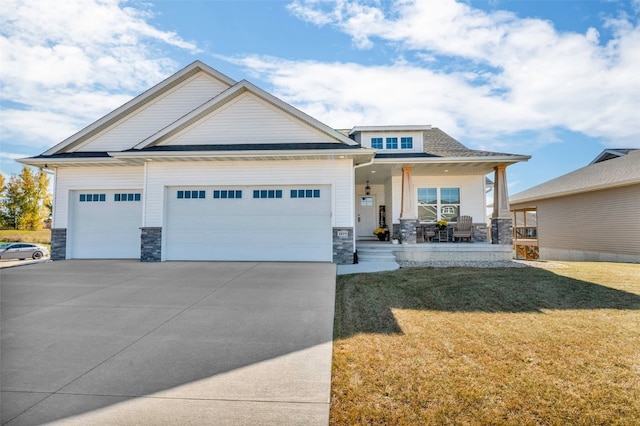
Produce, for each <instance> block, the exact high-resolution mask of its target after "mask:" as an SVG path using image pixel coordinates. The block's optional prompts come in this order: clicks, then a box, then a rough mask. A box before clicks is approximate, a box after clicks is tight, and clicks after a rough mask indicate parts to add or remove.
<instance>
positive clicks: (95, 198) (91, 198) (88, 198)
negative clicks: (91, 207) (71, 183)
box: [79, 194, 107, 203]
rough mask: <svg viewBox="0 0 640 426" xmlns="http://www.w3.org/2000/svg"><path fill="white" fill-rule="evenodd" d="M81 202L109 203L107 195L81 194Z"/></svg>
mask: <svg viewBox="0 0 640 426" xmlns="http://www.w3.org/2000/svg"><path fill="white" fill-rule="evenodd" d="M79 200H80V202H81V203H88V202H104V201H107V195H106V194H80V197H79Z"/></svg>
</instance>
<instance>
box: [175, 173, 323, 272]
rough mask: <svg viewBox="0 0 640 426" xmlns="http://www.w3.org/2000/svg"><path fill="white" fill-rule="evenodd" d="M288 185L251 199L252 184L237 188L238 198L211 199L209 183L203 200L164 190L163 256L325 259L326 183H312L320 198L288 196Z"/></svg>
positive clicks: (223, 258) (200, 258)
mask: <svg viewBox="0 0 640 426" xmlns="http://www.w3.org/2000/svg"><path fill="white" fill-rule="evenodd" d="M291 188H292V187H282V186H279V187H277V188H275V189H278V190H280V191H282V192H281V194H282V198H271V199H268V198H253V190H254V189H255V188H251V187H238V188H235V190H240V191H242V198H240V199H214V198H213V197H212V194H213V191H214V190H220V188H214V187H211V188H206V190H205V193H206V194H207V198H205V199H189V200H184V199H178V198H177V196H176V195H177V191H178V190H180V189H178V188H169V189H168V196H167V200H168V205H167V210H166V211H167V217H166V222H165V223H166V225H165V226H166V239H165V246H164V250H165V254H166V258H167V259H170V260H188V259H192V260H267V261H268V260H273V261H278V260H300V261H330V260H331V252H332V250H331V245H332V238H331V213H330V212H331V205H330V187H329V186H321V187H318V186H314V188H316V189H319V190H320V194H321V197H318V198H308V199H291V198H290V189H291ZM227 189H232V188H228V187H227ZM184 190H187V189H186V188H185V189H184Z"/></svg>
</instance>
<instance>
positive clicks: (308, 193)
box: [291, 189, 320, 198]
mask: <svg viewBox="0 0 640 426" xmlns="http://www.w3.org/2000/svg"><path fill="white" fill-rule="evenodd" d="M291 198H320V190H319V189H292V190H291Z"/></svg>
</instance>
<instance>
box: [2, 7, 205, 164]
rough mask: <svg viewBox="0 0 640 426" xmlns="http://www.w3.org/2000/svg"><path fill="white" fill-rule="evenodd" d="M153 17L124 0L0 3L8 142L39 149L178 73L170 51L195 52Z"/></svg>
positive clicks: (4, 125) (27, 149)
mask: <svg viewBox="0 0 640 426" xmlns="http://www.w3.org/2000/svg"><path fill="white" fill-rule="evenodd" d="M151 17H152V15H151V14H150V12H149V11H147V10H143V9H134V8H131V7H127V2H126V1H124V0H65V1H59V2H58V1H49V0H35V1H34V0H30V1H22V0H3V2H2V7H1V8H0V69H1V70H2V84H1V85H0V98H1V99H2V102H3V103H4V105H3V111H2V116H3V119H2V143H3V145H4V146H6V145H12V146H14V147H16V146H20V148H21V149H24V151H25V152H27V153H29V155H34V154H38V153H40V152H41V151H42V150H43V149H44V148H46V147H49V146H51V145H52V144H54V143H57V142H59V141H61V140H62V139H64V138H66V137H68V136H69V135H71V134H72V133H74V132H75V131H78V130H79V129H80V128H82V127H84V126H85V125H87V124H89V123H91V122H92V121H94V120H96V119H97V118H99V117H100V116H102V115H104V114H105V113H107V112H109V111H111V110H112V109H114V108H116V107H117V106H119V105H121V104H123V103H124V102H126V101H127V100H128V99H130V98H131V97H132V96H135V95H137V94H139V93H140V92H142V91H143V90H146V89H148V88H149V87H150V86H152V85H154V84H156V83H158V82H159V81H161V80H162V79H163V78H165V77H166V76H167V75H169V74H171V73H172V72H174V71H175V69H176V68H177V64H176V63H175V62H174V61H172V60H171V59H168V58H167V57H166V53H163V52H165V51H166V50H167V49H178V50H185V51H189V52H191V53H195V52H197V51H198V50H197V47H196V45H195V44H194V43H191V42H187V41H185V40H183V39H182V38H180V37H179V36H178V35H177V34H175V33H172V32H166V31H161V30H159V29H157V28H155V27H153V26H151V25H150V24H149V23H148V22H147V21H148V20H149V18H151ZM123 76H125V77H124V78H123ZM3 149H4V148H3Z"/></svg>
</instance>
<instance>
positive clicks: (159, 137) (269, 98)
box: [134, 80, 358, 149]
mask: <svg viewBox="0 0 640 426" xmlns="http://www.w3.org/2000/svg"><path fill="white" fill-rule="evenodd" d="M246 92H249V93H251V94H253V95H255V96H257V97H258V98H260V99H262V100H263V101H265V102H267V103H269V104H271V105H273V106H275V107H276V108H278V109H280V110H282V111H283V112H285V113H287V114H289V115H291V116H293V117H294V118H296V119H298V120H300V121H302V122H303V123H304V124H307V125H309V126H311V127H313V128H315V129H316V130H319V131H320V132H322V133H324V134H326V135H327V136H329V137H330V138H332V139H334V140H336V141H337V142H340V143H344V144H346V145H352V146H355V145H358V143H357V142H355V141H354V140H352V139H350V138H348V137H346V136H345V135H343V134H342V133H340V132H338V131H337V130H335V129H332V128H331V127H329V126H327V125H326V124H324V123H322V122H320V121H318V120H316V119H315V118H313V117H311V116H309V115H307V114H305V113H303V112H302V111H300V110H298V109H296V108H294V107H292V106H291V105H289V104H287V103H286V102H283V101H281V100H280V99H278V98H276V97H275V96H273V95H271V94H269V93H267V92H265V91H264V90H262V89H260V88H259V87H257V86H255V85H253V84H251V83H249V82H248V81H246V80H242V81H240V82H239V83H237V84H236V85H234V86H233V87H230V88H229V89H228V90H226V91H224V92H222V93H221V94H219V95H218V96H216V97H215V98H213V99H211V100H210V101H208V102H206V103H205V104H203V105H202V106H200V107H198V108H196V109H195V110H193V111H191V112H190V113H189V114H187V115H185V116H184V117H182V118H181V119H180V120H178V121H176V122H174V123H173V124H171V125H169V126H167V127H165V128H164V129H162V130H161V131H159V132H158V133H156V134H154V135H152V136H150V137H149V138H147V139H145V140H144V141H142V142H141V143H139V144H138V145H136V146H135V147H134V149H143V148H148V147H152V146H156V145H160V144H161V143H162V142H163V141H165V140H167V139H169V138H170V137H172V136H174V135H176V134H177V133H179V132H182V131H184V130H185V129H187V128H188V127H190V126H192V125H193V124H195V123H196V122H198V121H199V120H201V119H203V118H204V117H206V116H207V115H208V114H210V113H211V112H212V111H214V110H216V109H218V108H221V107H222V106H223V105H225V104H226V103H228V102H229V101H231V100H233V99H235V98H236V97H238V96H240V95H241V94H243V93H246Z"/></svg>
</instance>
